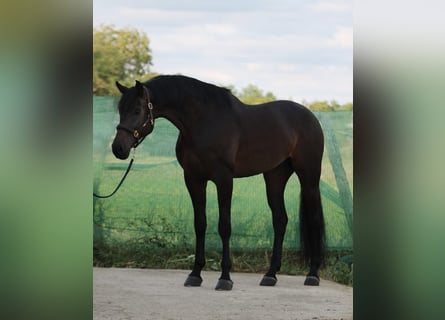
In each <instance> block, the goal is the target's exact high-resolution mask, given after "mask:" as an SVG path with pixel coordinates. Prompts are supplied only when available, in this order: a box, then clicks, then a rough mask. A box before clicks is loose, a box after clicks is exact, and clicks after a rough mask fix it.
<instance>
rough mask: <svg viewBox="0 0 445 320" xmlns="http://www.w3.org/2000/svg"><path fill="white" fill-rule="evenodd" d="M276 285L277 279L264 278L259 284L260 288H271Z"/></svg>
mask: <svg viewBox="0 0 445 320" xmlns="http://www.w3.org/2000/svg"><path fill="white" fill-rule="evenodd" d="M276 283H277V278H274V277H269V276H264V277H263V279H262V280H261V282H260V286H268V287H273V286H274V285H275V284H276Z"/></svg>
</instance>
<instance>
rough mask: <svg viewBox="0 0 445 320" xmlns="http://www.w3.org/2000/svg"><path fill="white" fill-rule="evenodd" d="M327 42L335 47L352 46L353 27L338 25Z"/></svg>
mask: <svg viewBox="0 0 445 320" xmlns="http://www.w3.org/2000/svg"><path fill="white" fill-rule="evenodd" d="M327 44H328V45H330V46H334V47H343V48H351V49H352V44H353V33H352V28H345V27H337V28H336V30H335V33H334V35H333V37H332V38H331V39H329V40H328V41H327Z"/></svg>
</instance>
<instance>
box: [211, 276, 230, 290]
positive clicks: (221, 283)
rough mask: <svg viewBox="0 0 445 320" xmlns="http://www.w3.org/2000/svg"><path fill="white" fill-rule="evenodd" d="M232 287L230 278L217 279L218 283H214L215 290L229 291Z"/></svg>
mask: <svg viewBox="0 0 445 320" xmlns="http://www.w3.org/2000/svg"><path fill="white" fill-rule="evenodd" d="M232 287H233V281H232V280H226V279H219V280H218V283H217V284H216V287H215V290H218V291H222V290H225V291H230V290H232Z"/></svg>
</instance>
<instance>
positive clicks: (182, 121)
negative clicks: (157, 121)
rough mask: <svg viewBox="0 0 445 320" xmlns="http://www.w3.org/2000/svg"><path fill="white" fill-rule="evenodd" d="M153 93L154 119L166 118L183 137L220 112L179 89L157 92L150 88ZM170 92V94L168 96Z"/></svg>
mask: <svg viewBox="0 0 445 320" xmlns="http://www.w3.org/2000/svg"><path fill="white" fill-rule="evenodd" d="M150 90H151V92H153V98H154V100H153V104H154V110H155V117H162V118H166V119H167V120H169V121H170V122H172V123H173V124H174V125H175V126H176V127H177V128H178V129H179V131H181V133H182V134H183V135H188V134H189V133H191V132H192V131H195V130H196V129H199V125H200V123H204V122H205V121H208V120H209V119H211V118H212V117H217V116H218V114H219V113H220V112H225V111H222V110H217V107H215V105H214V104H212V103H208V102H206V101H204V99H202V98H200V97H197V96H196V95H193V94H191V93H189V92H188V91H187V90H181V88H179V89H178V88H172V90H166V89H165V87H163V89H162V90H159V89H158V88H157V87H156V86H153V87H152V88H150ZM168 92H172V94H168Z"/></svg>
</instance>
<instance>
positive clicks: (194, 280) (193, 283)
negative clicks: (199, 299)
mask: <svg viewBox="0 0 445 320" xmlns="http://www.w3.org/2000/svg"><path fill="white" fill-rule="evenodd" d="M201 283H202V278H201V277H196V276H188V277H187V279H186V280H185V282H184V287H199V286H201Z"/></svg>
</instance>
